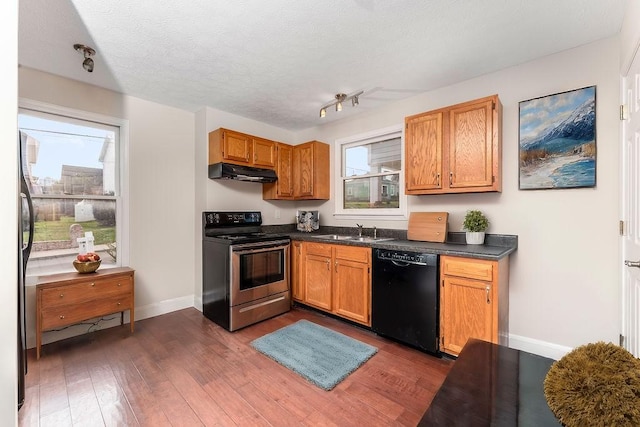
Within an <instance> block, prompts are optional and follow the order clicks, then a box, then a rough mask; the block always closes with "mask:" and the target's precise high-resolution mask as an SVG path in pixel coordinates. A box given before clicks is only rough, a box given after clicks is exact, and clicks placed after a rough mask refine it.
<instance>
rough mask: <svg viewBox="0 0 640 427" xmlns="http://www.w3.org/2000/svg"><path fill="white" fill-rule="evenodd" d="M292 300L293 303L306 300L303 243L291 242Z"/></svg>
mask: <svg viewBox="0 0 640 427" xmlns="http://www.w3.org/2000/svg"><path fill="white" fill-rule="evenodd" d="M291 248H292V250H291V298H292V302H293V300H295V301H302V300H304V287H303V286H302V268H301V267H302V242H300V241H296V240H294V241H293V242H291Z"/></svg>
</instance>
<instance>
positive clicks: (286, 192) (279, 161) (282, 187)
mask: <svg viewBox="0 0 640 427" xmlns="http://www.w3.org/2000/svg"><path fill="white" fill-rule="evenodd" d="M275 170H276V175H277V176H278V180H277V181H276V182H270V183H267V184H262V199H263V200H293V146H291V145H288V144H282V143H278V144H277V145H276V168H275Z"/></svg>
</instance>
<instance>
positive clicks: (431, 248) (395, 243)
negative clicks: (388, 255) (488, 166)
mask: <svg viewBox="0 0 640 427" xmlns="http://www.w3.org/2000/svg"><path fill="white" fill-rule="evenodd" d="M288 234H289V237H290V238H291V240H300V241H305V242H317V243H328V244H334V245H348V246H364V247H371V248H381V249H388V250H399V251H409V252H423V253H432V254H438V255H453V256H463V257H467V258H477V259H487V260H496V261H497V260H499V259H502V258H504V257H506V256H508V255H510V254H511V253H513V252H515V251H516V250H517V249H518V236H515V235H510V234H488V235H487V236H486V240H485V244H483V245H467V244H465V243H463V242H461V241H460V239H459V238H458V237H459V236H457V234H460V233H450V234H451V236H450V237H451V238H448V239H447V240H448V241H447V242H445V243H436V242H421V241H416V240H402V239H395V240H387V241H381V242H358V241H353V240H327V239H323V238H320V237H318V236H319V235H321V234H324V233H318V232H315V233H303V232H291V233H288ZM462 234H464V233H462ZM450 240H453V241H450ZM495 243H499V244H495Z"/></svg>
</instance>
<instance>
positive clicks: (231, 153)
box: [222, 130, 252, 163]
mask: <svg viewBox="0 0 640 427" xmlns="http://www.w3.org/2000/svg"><path fill="white" fill-rule="evenodd" d="M251 146H252V143H251V138H250V137H249V135H245V134H243V133H239V132H234V131H230V130H225V131H224V132H223V134H222V158H223V159H225V160H233V161H236V162H243V163H250V161H251Z"/></svg>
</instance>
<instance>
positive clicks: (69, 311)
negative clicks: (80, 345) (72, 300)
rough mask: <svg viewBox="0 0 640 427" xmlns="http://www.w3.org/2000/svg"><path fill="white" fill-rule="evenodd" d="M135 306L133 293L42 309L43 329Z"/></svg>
mask: <svg viewBox="0 0 640 427" xmlns="http://www.w3.org/2000/svg"><path fill="white" fill-rule="evenodd" d="M131 307H133V298H132V297H131V295H130V294H129V295H122V296H111V297H108V298H102V299H100V300H96V301H92V302H91V303H90V304H85V305H82V306H78V305H67V306H62V305H60V306H57V307H50V308H45V309H43V310H42V311H41V313H40V316H41V321H42V330H43V331H44V330H47V329H52V328H56V327H61V326H66V325H71V324H74V323H79V322H81V321H83V320H87V319H92V318H94V317H100V316H106V315H107V314H112V313H118V312H120V311H123V310H129V309H131Z"/></svg>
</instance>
